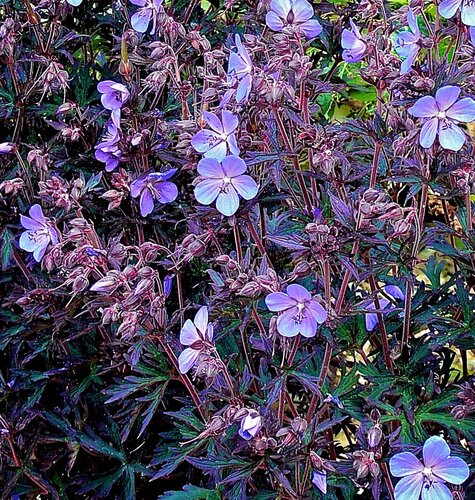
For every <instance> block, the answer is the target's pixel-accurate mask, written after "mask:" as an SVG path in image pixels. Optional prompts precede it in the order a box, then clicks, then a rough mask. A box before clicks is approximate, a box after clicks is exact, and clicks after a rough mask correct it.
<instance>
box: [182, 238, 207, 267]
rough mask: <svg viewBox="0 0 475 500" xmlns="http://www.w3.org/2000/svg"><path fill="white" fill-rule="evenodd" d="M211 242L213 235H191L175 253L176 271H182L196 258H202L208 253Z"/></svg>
mask: <svg viewBox="0 0 475 500" xmlns="http://www.w3.org/2000/svg"><path fill="white" fill-rule="evenodd" d="M210 241H211V234H210V233H205V234H200V235H195V234H189V235H187V236H185V238H184V240H183V241H182V242H181V244H180V245H178V246H177V247H176V249H175V252H174V253H173V256H174V260H175V265H174V270H180V269H181V267H182V266H184V265H187V264H189V263H190V262H191V261H192V260H193V259H194V258H195V257H200V256H201V255H204V254H205V253H206V250H207V248H208V244H209V242H210Z"/></svg>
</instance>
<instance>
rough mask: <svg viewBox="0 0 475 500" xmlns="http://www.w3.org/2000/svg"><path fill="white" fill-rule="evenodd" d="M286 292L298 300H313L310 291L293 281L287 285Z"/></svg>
mask: <svg viewBox="0 0 475 500" xmlns="http://www.w3.org/2000/svg"><path fill="white" fill-rule="evenodd" d="M286 293H287V295H288V296H289V297H291V298H293V299H295V300H296V301H297V302H305V301H306V300H311V298H312V296H311V295H310V292H309V291H308V290H307V289H306V288H304V287H303V286H302V285H298V284H296V283H293V284H292V285H289V286H288V287H287V290H286Z"/></svg>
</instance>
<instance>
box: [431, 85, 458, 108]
mask: <svg viewBox="0 0 475 500" xmlns="http://www.w3.org/2000/svg"><path fill="white" fill-rule="evenodd" d="M460 92H461V90H460V87H456V86H455V85H446V86H445V87H441V88H440V89H439V90H438V91H437V92H436V93H435V100H436V101H437V106H438V108H439V110H440V111H446V110H448V109H449V108H450V106H452V104H454V102H455V101H456V100H457V99H458V98H459V95H460Z"/></svg>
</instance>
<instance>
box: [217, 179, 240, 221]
mask: <svg viewBox="0 0 475 500" xmlns="http://www.w3.org/2000/svg"><path fill="white" fill-rule="evenodd" d="M216 208H217V209H218V210H219V211H220V212H221V213H222V214H223V215H226V216H228V217H231V215H234V214H235V213H236V211H237V209H238V208H239V196H238V194H237V192H236V190H235V189H234V187H233V186H232V185H231V184H230V185H229V186H228V190H227V192H226V193H225V192H221V193H219V194H218V198H217V200H216Z"/></svg>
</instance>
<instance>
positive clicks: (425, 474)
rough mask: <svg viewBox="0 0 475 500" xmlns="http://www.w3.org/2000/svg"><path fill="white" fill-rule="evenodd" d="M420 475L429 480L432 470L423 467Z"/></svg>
mask: <svg viewBox="0 0 475 500" xmlns="http://www.w3.org/2000/svg"><path fill="white" fill-rule="evenodd" d="M422 474H424V476H426V477H427V479H430V477H431V475H432V469H431V468H430V467H424V469H423V470H422Z"/></svg>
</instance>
